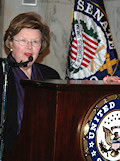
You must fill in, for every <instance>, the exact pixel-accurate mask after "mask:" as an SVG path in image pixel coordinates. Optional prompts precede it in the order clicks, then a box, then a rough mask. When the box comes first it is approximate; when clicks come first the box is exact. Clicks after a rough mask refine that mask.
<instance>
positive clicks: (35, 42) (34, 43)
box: [13, 39, 41, 47]
mask: <svg viewBox="0 0 120 161" xmlns="http://www.w3.org/2000/svg"><path fill="white" fill-rule="evenodd" d="M13 40H14V41H17V42H18V43H19V44H20V45H22V46H27V45H28V43H31V45H32V46H34V47H40V46H41V43H40V41H39V40H31V41H28V40H26V39H20V40H16V39H13Z"/></svg>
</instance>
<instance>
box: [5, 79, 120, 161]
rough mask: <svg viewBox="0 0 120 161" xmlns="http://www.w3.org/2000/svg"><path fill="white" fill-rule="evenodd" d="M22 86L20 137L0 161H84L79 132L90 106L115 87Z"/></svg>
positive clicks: (58, 83)
mask: <svg viewBox="0 0 120 161" xmlns="http://www.w3.org/2000/svg"><path fill="white" fill-rule="evenodd" d="M21 83H22V85H23V86H24V87H25V107H24V117H23V121H22V127H21V132H20V135H19V136H18V139H17V141H16V144H15V145H14V147H13V149H12V150H11V151H10V152H9V153H8V155H6V157H4V158H3V161H84V160H85V157H84V154H83V153H82V151H81V145H82V142H81V139H80V133H81V130H82V128H81V127H82V123H83V121H84V118H85V116H86V113H87V112H88V110H89V109H90V107H91V106H92V105H93V104H94V103H95V102H96V101H98V100H99V99H100V98H103V97H104V96H106V95H108V94H114V93H119V92H120V86H119V85H105V84H104V83H103V82H102V81H87V80H86V81H84V80H83V81H74V80H71V81H62V80H48V81H31V80H22V81H21Z"/></svg>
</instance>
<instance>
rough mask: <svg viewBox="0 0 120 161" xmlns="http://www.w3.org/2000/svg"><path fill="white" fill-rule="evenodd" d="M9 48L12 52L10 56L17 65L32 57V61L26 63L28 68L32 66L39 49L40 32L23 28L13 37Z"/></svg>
mask: <svg viewBox="0 0 120 161" xmlns="http://www.w3.org/2000/svg"><path fill="white" fill-rule="evenodd" d="M10 47H11V49H12V51H13V52H12V56H13V57H14V58H15V60H16V61H17V62H18V63H19V62H20V61H23V62H25V61H28V58H29V57H30V56H32V57H33V61H32V62H30V63H28V67H29V66H32V64H33V63H34V62H35V60H36V59H37V57H38V55H39V51H40V48H41V32H40V31H39V30H38V29H29V28H23V29H22V30H21V31H20V32H19V33H18V34H17V35H15V36H14V38H13V41H11V42H10Z"/></svg>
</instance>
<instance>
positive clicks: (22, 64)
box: [0, 56, 33, 67]
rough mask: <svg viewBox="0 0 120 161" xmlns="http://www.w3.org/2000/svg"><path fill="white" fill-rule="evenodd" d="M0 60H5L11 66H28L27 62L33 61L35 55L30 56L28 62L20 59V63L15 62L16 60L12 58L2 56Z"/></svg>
mask: <svg viewBox="0 0 120 161" xmlns="http://www.w3.org/2000/svg"><path fill="white" fill-rule="evenodd" d="M0 61H1V62H4V63H5V64H7V65H9V66H11V67H27V64H28V63H29V62H31V61H33V57H32V56H30V57H29V58H28V61H26V62H23V61H20V63H17V62H14V61H12V60H10V59H9V58H0Z"/></svg>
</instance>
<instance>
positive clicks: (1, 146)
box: [0, 56, 33, 161]
mask: <svg viewBox="0 0 120 161" xmlns="http://www.w3.org/2000/svg"><path fill="white" fill-rule="evenodd" d="M31 61H33V57H32V56H30V57H29V58H28V61H26V62H22V61H21V62H20V63H15V62H13V61H10V60H9V59H2V67H3V75H4V82H3V94H2V109H1V126H0V128H1V142H0V143H1V144H0V161H2V157H3V151H4V135H3V134H4V123H5V109H6V97H7V86H8V72H9V69H10V67H22V66H23V67H27V64H28V63H29V62H31Z"/></svg>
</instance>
